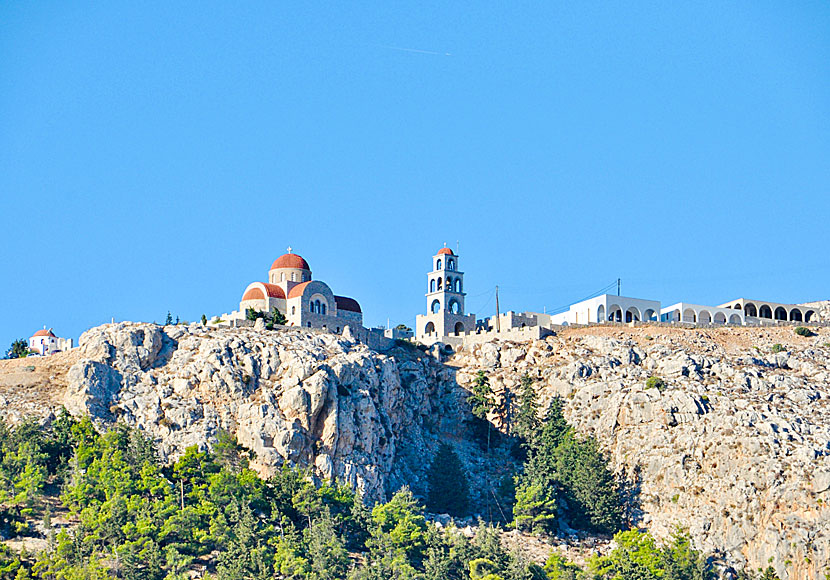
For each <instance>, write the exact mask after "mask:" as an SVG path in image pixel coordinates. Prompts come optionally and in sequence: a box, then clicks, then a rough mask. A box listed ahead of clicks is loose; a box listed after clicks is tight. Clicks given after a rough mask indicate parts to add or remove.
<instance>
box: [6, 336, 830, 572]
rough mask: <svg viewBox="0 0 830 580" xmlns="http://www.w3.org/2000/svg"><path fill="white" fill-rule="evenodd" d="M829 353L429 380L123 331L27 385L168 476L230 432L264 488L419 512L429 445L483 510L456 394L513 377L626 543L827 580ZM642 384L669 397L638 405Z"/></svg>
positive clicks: (634, 353) (699, 347)
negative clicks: (561, 412)
mask: <svg viewBox="0 0 830 580" xmlns="http://www.w3.org/2000/svg"><path fill="white" fill-rule="evenodd" d="M828 341H830V332H828V330H827V329H820V330H819V335H818V336H814V337H800V336H797V335H795V334H794V332H793V329H792V328H790V327H782V328H721V329H711V330H708V329H682V328H666V327H657V326H639V327H637V328H627V327H616V326H608V327H591V328H582V329H568V330H564V331H562V332H560V333H559V335H557V336H555V337H549V338H547V339H546V340H544V341H535V342H532V343H523V344H518V343H510V342H493V343H487V344H483V345H478V346H475V347H472V348H470V349H469V350H467V351H462V352H460V353H458V354H456V355H455V356H453V357H452V358H451V359H450V360H448V361H446V362H445V363H444V364H439V363H438V362H436V361H434V360H432V359H430V358H429V357H427V356H425V355H424V354H423V353H421V352H419V351H417V350H415V349H412V348H399V349H396V350H395V351H392V352H390V353H388V354H378V353H375V352H373V351H371V350H369V349H368V348H366V347H365V346H363V345H361V344H359V343H356V342H354V341H351V340H348V339H344V338H343V337H340V336H335V335H331V334H325V333H317V332H311V331H303V330H286V331H260V330H254V329H205V328H202V327H201V326H198V325H193V326H175V327H159V326H155V325H150V324H130V323H122V324H115V325H106V326H102V327H98V328H94V329H92V330H90V331H88V332H87V333H85V334H84V335H83V336H82V337H81V340H80V348H79V349H77V350H76V351H74V352H73V353H72V354H71V356H70V355H69V354H68V353H67V355H63V356H64V358H63V359H61V360H62V361H63V365H64V368H63V371H61V370H60V368H59V367H60V365H59V364H57V363H56V362H55V361H51V362H49V359H39V360H37V361H33V362H32V366H31V368H32V370H33V372H34V375H37V374H38V373H39V372H40V370H41V366H42V365H47V364H48V365H51V366H49V367H48V372H45V373H41V375H42V381H43V384H47V383H48V384H53V385H56V387H55V388H56V389H59V390H60V394H59V395H58V394H55V393H52V394H48V393H46V392H45V391H44V394H43V396H42V401H43V405H44V408H43V413H44V414H45V413H47V412H49V407H51V408H52V411H54V407H55V406H57V405H58V404H59V403H61V402H62V403H63V404H64V405H65V406H66V407H67V408H68V409H69V410H70V411H71V412H73V413H76V414H83V413H89V414H91V415H92V416H93V417H95V418H96V420H98V421H101V422H104V423H111V422H115V421H122V422H126V423H128V424H132V425H137V426H139V427H141V428H142V429H144V430H145V431H146V432H147V433H148V434H150V436H152V437H153V438H154V439H156V441H157V442H158V443H159V445H160V448H161V450H162V452H163V453H164V454H165V455H167V456H170V457H174V456H176V455H177V454H179V453H181V452H182V451H183V450H184V449H185V448H186V447H187V446H189V445H194V444H195V445H200V446H204V445H207V444H209V442H210V441H211V440H212V439H213V438H214V437H215V436H216V434H217V433H218V432H219V431H220V430H222V429H224V430H228V431H231V432H233V433H235V434H236V436H237V438H238V440H239V441H240V443H241V444H243V445H244V446H246V447H248V448H250V449H251V450H253V452H254V453H255V456H256V460H255V467H256V468H257V469H258V470H259V471H260V472H261V473H263V474H264V475H267V474H268V473H269V472H271V471H273V470H274V469H276V468H278V466H280V465H281V464H282V463H283V462H286V461H287V462H289V463H291V464H294V465H299V466H306V467H308V468H309V469H310V470H311V471H312V472H313V473H314V474H315V476H316V477H319V478H328V477H337V478H339V479H341V480H344V481H346V482H349V483H351V484H352V485H355V486H356V487H359V488H360V489H362V490H363V492H364V494H365V495H366V496H367V497H368V498H370V499H379V498H382V497H384V496H385V495H386V494H388V493H389V492H390V491H393V490H395V489H397V488H398V487H400V486H401V485H403V484H408V485H410V486H411V487H412V488H413V489H414V490H415V491H416V492H420V493H423V492H424V491H425V483H424V473H425V468H426V466H427V465H428V464H429V460H430V458H431V456H432V453H433V451H434V449H435V447H436V446H437V442H438V441H441V440H449V441H451V442H452V443H453V444H454V445H455V446H456V448H457V449H458V450H459V452H460V455H461V456H462V459H463V461H464V462H465V463H466V465H467V468H468V471H469V472H470V473H471V475H472V477H473V479H474V481H473V485H472V486H471V487H472V489H473V490H476V492H477V493H486V491H487V486H486V485H484V483H485V482H486V481H488V480H490V481H494V480H495V479H496V477H497V476H498V475H499V474H498V473H497V470H498V469H499V466H501V468H503V467H504V465H505V462H506V458H505V457H504V456H496V457H485V456H484V455H483V453H482V451H481V449H480V447H479V446H478V444H477V443H475V442H474V441H473V437H472V434H471V433H470V432H469V430H468V426H467V421H468V420H469V418H470V416H469V411H468V408H467V405H466V402H465V400H466V396H467V391H466V390H465V389H467V388H469V385H470V384H471V382H472V379H473V377H474V375H475V373H476V372H477V371H478V370H480V369H483V370H485V371H486V372H487V373H488V375H489V376H490V379H491V383H492V384H493V386H494V388H495V390H496V392H497V394H498V395H499V396H504V394H505V393H506V392H507V391H510V390H515V389H516V387H517V386H518V382H519V379H520V377H521V376H522V375H523V374H525V373H527V374H529V375H530V376H531V377H533V378H534V379H535V384H536V385H537V387H538V390H539V393H540V397H541V399H542V401H543V402H545V401H547V400H549V399H550V398H551V397H553V396H560V397H562V398H563V400H564V401H565V403H566V405H565V411H566V416H567V418H568V419H569V420H570V421H571V422H572V423H573V424H574V425H576V426H577V428H578V429H579V431H581V432H583V433H586V434H592V435H594V436H596V437H597V439H598V440H599V441H600V443H601V446H602V447H603V449H604V450H605V451H606V452H607V453H608V455H609V457H610V459H611V461H612V464H613V466H614V468H615V469H616V470H617V471H618V472H619V473H620V474H621V475H624V476H625V477H626V478H627V479H628V480H629V481H630V482H631V483H632V485H634V487H635V489H636V490H637V495H638V500H639V511H638V523H639V524H641V525H643V526H646V527H649V528H650V529H652V531H653V532H654V533H655V534H656V535H658V536H665V535H668V534H669V533H671V531H672V529H673V528H674V526H676V525H682V526H684V527H685V528H687V529H688V530H689V532H690V533H691V535H692V537H693V539H694V541H695V544H696V545H697V547H699V548H700V549H702V550H704V551H706V552H709V553H712V554H715V555H716V557H717V558H719V559H721V560H722V561H723V562H725V563H728V564H730V565H735V566H739V567H740V566H743V565H750V566H752V567H753V568H757V567H759V566H766V565H767V564H768V562H771V563H773V565H775V566H776V568H777V569H778V572H779V575H781V577H782V578H814V577H820V573H821V572H823V571H824V569H825V568H826V567H827V566H828V565H830V543H829V542H828V540H830V508H828V507H827V501H828V499H830V368H828V357H830V342H828ZM774 345H780V346H775V348H773V347H774ZM774 351H777V352H774ZM24 363H25V361H15V362H14V363H11V364H7V363H3V364H6V366H5V367H0V396H2V397H4V401H5V402H6V404H7V406H8V408H9V409H10V410H14V408H15V406H16V404H17V402H18V401H22V402H21V403H20V404H21V405H22V404H23V403H24V402H25V403H26V404H27V405H29V406H28V407H26V409H27V411H28V412H31V401H30V400H29V399H31V397H28V398H27V397H22V396H21V395H20V390H21V389H20V388H19V387H17V390H15V384H16V383H15V380H17V379H15V378H14V377H19V376H23V375H25V373H24V372H23V370H22V368H21V365H22V364H24ZM27 368H28V367H27ZM47 374H48V378H47V376H46V375H47ZM650 376H657V377H660V378H661V379H662V380H663V383H664V384H663V385H662V386H661V387H660V388H647V386H646V381H647V379H648V378H649V377H650ZM20 384H22V383H20ZM43 384H41V385H40V387H39V388H42V389H45V387H44V386H43ZM46 390H47V391H48V389H46ZM492 420H493V422H494V423H496V424H497V425H499V426H501V427H502V428H506V425H504V424H503V421H502V419H501V418H499V417H492ZM500 452H502V453H503V451H500ZM482 499H483V498H482V497H477V498H474V501H477V502H478V503H479V505H481V502H482Z"/></svg>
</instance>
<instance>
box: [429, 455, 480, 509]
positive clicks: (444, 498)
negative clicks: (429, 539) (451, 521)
mask: <svg viewBox="0 0 830 580" xmlns="http://www.w3.org/2000/svg"><path fill="white" fill-rule="evenodd" d="M427 480H428V482H429V496H428V498H427V507H428V508H429V510H430V511H432V512H434V513H439V514H449V515H451V516H456V517H461V516H464V515H466V514H467V510H468V509H469V504H470V488H469V484H468V483H467V480H468V477H467V473H466V472H465V471H464V467H463V466H462V465H461V460H460V459H459V458H458V455H456V453H455V451H453V449H452V447H450V446H449V445H447V444H446V443H442V444H441V446H440V447H439V448H438V452H437V453H436V454H435V458H434V459H433V460H432V465H431V466H430V468H429V471H428V472H427Z"/></svg>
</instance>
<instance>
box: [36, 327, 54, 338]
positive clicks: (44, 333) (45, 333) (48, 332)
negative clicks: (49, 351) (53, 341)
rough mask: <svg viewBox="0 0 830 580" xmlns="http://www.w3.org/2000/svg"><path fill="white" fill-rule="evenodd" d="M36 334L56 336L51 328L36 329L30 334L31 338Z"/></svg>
mask: <svg viewBox="0 0 830 580" xmlns="http://www.w3.org/2000/svg"><path fill="white" fill-rule="evenodd" d="M36 336H51V337H52V338H56V337H55V335H54V333H53V332H52V329H51V328H50V329H49V330H46V329H45V328H44V329H43V330H38V331H37V332H36V333H34V334H33V335H32V338H34V337H36Z"/></svg>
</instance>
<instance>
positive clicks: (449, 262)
mask: <svg viewBox="0 0 830 580" xmlns="http://www.w3.org/2000/svg"><path fill="white" fill-rule="evenodd" d="M447 270H455V261H454V260H447Z"/></svg>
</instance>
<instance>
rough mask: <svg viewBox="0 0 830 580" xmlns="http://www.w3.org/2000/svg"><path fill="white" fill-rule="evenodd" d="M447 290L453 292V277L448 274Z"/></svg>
mask: <svg viewBox="0 0 830 580" xmlns="http://www.w3.org/2000/svg"><path fill="white" fill-rule="evenodd" d="M445 288H446V289H447V292H452V278H450V277H449V276H447V285H446V286H445Z"/></svg>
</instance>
